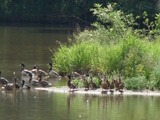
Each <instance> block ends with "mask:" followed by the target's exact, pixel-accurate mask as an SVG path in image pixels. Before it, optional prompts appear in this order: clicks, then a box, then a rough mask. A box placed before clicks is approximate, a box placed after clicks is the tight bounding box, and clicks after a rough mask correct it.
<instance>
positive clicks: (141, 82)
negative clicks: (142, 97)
mask: <svg viewBox="0 0 160 120" xmlns="http://www.w3.org/2000/svg"><path fill="white" fill-rule="evenodd" d="M125 87H126V89H128V90H144V89H146V79H145V76H140V77H132V78H127V79H125Z"/></svg>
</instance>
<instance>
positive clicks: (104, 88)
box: [101, 76, 109, 93]
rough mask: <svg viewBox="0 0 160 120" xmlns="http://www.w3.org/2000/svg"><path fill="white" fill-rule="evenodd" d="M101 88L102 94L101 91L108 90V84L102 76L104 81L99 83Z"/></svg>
mask: <svg viewBox="0 0 160 120" xmlns="http://www.w3.org/2000/svg"><path fill="white" fill-rule="evenodd" d="M101 87H102V93H103V90H106V91H107V89H108V88H109V85H108V83H107V81H106V76H104V79H103V80H102V82H101Z"/></svg>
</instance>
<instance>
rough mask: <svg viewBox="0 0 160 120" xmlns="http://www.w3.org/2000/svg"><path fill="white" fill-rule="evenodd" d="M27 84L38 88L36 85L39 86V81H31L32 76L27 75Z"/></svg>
mask: <svg viewBox="0 0 160 120" xmlns="http://www.w3.org/2000/svg"><path fill="white" fill-rule="evenodd" d="M39 79H40V78H39ZM29 83H30V84H31V85H32V86H38V85H39V80H33V78H32V74H29Z"/></svg>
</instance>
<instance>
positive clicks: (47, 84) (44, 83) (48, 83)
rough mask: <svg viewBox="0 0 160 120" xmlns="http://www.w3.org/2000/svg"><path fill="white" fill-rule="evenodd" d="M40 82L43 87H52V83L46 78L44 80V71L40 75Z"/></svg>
mask: <svg viewBox="0 0 160 120" xmlns="http://www.w3.org/2000/svg"><path fill="white" fill-rule="evenodd" d="M39 83H40V85H41V86H42V87H51V86H52V84H51V83H50V82H48V81H46V80H42V73H40V75H39Z"/></svg>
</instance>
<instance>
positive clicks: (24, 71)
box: [20, 63, 33, 76]
mask: <svg viewBox="0 0 160 120" xmlns="http://www.w3.org/2000/svg"><path fill="white" fill-rule="evenodd" d="M20 66H21V67H22V69H21V75H22V76H28V75H29V74H33V73H32V72H31V71H30V70H27V69H25V64H23V63H21V64H20Z"/></svg>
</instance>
